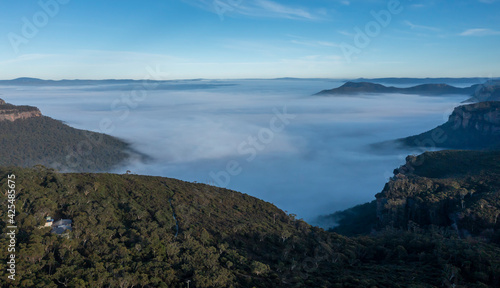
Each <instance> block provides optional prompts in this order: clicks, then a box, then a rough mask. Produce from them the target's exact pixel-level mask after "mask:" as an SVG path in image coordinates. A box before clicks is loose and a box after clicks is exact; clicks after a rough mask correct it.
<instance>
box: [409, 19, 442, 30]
mask: <svg viewBox="0 0 500 288" xmlns="http://www.w3.org/2000/svg"><path fill="white" fill-rule="evenodd" d="M404 24H405V25H407V26H409V27H410V28H411V29H412V30H413V29H416V30H429V31H439V28H436V27H431V26H423V25H417V24H413V23H412V22H410V21H404Z"/></svg>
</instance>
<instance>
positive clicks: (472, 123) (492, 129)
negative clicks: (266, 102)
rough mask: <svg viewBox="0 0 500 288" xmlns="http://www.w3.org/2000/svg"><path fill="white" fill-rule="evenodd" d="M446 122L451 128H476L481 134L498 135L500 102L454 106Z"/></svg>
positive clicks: (499, 130)
mask: <svg viewBox="0 0 500 288" xmlns="http://www.w3.org/2000/svg"><path fill="white" fill-rule="evenodd" d="M448 122H451V123H453V129H455V130H457V129H462V130H468V129H472V130H476V131H479V132H481V134H483V135H500V102H481V103H477V104H472V105H466V106H459V107H457V108H455V110H454V111H453V113H452V114H451V116H450V118H449V120H448Z"/></svg>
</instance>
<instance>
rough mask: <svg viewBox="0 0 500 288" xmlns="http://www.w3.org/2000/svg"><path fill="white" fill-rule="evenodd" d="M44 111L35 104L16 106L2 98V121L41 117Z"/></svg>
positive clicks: (0, 115)
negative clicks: (34, 105)
mask: <svg viewBox="0 0 500 288" xmlns="http://www.w3.org/2000/svg"><path fill="white" fill-rule="evenodd" d="M41 116H42V112H40V110H39V109H38V108H36V107H33V106H16V105H12V104H8V103H5V101H4V100H2V99H0V121H15V120H17V119H28V118H34V117H41Z"/></svg>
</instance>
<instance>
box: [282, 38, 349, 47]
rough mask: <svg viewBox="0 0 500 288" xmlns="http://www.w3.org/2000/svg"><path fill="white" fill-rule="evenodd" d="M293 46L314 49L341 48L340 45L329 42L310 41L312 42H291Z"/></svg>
mask: <svg viewBox="0 0 500 288" xmlns="http://www.w3.org/2000/svg"><path fill="white" fill-rule="evenodd" d="M290 42H291V43H293V44H298V45H304V46H312V47H335V48H339V47H340V44H337V43H334V42H328V41H310V40H291V41H290Z"/></svg>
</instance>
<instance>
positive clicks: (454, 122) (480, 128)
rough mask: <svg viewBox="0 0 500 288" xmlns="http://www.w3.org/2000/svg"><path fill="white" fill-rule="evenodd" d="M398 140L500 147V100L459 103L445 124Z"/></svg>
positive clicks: (418, 144)
mask: <svg viewBox="0 0 500 288" xmlns="http://www.w3.org/2000/svg"><path fill="white" fill-rule="evenodd" d="M397 142H399V143H400V144H403V145H405V146H410V147H427V148H428V147H443V148H447V149H500V102H498V101H490V102H480V103H475V104H469V105H463V106H459V107H457V108H455V110H454V111H453V113H452V114H451V115H450V117H449V119H448V121H447V122H446V123H444V124H443V125H440V126H438V127H436V128H434V129H432V130H429V131H427V132H424V133H422V134H419V135H415V136H410V137H407V138H403V139H398V140H397ZM426 150H428V149H426Z"/></svg>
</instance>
